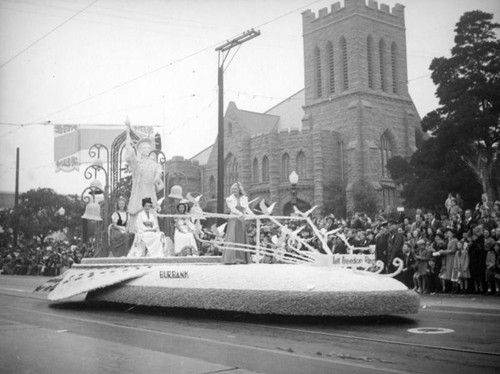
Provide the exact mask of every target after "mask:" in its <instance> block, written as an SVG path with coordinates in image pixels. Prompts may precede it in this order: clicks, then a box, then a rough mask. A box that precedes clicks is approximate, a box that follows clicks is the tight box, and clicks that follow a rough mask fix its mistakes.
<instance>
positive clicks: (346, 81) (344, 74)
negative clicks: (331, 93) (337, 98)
mask: <svg viewBox="0 0 500 374" xmlns="http://www.w3.org/2000/svg"><path fill="white" fill-rule="evenodd" d="M340 48H341V50H342V88H343V90H344V91H345V90H347V89H349V70H348V66H347V41H346V40H345V38H344V37H341V38H340Z"/></svg>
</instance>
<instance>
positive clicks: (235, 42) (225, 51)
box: [215, 29, 260, 213]
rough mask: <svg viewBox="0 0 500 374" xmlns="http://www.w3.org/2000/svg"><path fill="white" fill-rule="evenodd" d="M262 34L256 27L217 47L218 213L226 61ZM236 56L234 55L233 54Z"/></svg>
mask: <svg viewBox="0 0 500 374" xmlns="http://www.w3.org/2000/svg"><path fill="white" fill-rule="evenodd" d="M259 35H260V31H255V30H254V29H252V30H248V31H245V32H244V33H242V34H241V35H240V36H237V37H236V38H234V39H232V40H228V41H227V42H226V43H224V44H222V45H220V46H219V47H217V48H215V50H216V51H217V52H219V62H218V65H219V66H218V76H217V82H218V86H219V132H218V135H217V213H224V62H225V61H226V58H227V56H228V55H229V52H230V51H231V49H232V48H233V47H236V46H241V45H242V44H243V43H245V42H247V41H249V40H250V39H253V38H255V37H257V36H259ZM233 57H234V56H233Z"/></svg>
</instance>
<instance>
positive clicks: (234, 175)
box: [224, 153, 238, 196]
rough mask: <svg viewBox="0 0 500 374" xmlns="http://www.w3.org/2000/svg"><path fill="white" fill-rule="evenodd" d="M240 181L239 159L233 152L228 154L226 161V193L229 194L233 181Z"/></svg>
mask: <svg viewBox="0 0 500 374" xmlns="http://www.w3.org/2000/svg"><path fill="white" fill-rule="evenodd" d="M237 181H238V161H236V158H235V157H234V156H233V154H232V153H230V154H228V155H227V157H226V161H225V162H224V194H225V195H226V196H227V195H228V194H229V192H230V190H231V186H232V185H233V183H235V182H237Z"/></svg>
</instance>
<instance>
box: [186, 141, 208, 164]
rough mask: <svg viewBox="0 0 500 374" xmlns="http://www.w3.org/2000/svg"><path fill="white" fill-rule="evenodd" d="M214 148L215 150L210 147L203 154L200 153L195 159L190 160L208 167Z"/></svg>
mask: <svg viewBox="0 0 500 374" xmlns="http://www.w3.org/2000/svg"><path fill="white" fill-rule="evenodd" d="M212 148H213V145H209V146H208V147H207V148H205V149H204V150H203V151H201V152H198V153H197V154H195V155H194V156H193V157H191V158H190V159H189V160H191V161H198V162H199V163H200V165H206V164H207V163H208V158H209V157H210V152H212Z"/></svg>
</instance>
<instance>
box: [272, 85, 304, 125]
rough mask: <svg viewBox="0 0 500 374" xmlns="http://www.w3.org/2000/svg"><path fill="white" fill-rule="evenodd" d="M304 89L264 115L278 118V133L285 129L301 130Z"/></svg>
mask: <svg viewBox="0 0 500 374" xmlns="http://www.w3.org/2000/svg"><path fill="white" fill-rule="evenodd" d="M304 104H305V89H301V90H300V91H298V92H297V93H295V94H293V95H292V96H290V97H289V98H287V99H285V100H283V101H282V102H281V103H279V104H277V105H275V106H273V107H272V108H271V109H269V110H267V111H266V112H265V114H272V115H276V116H279V117H280V121H279V124H278V131H281V130H285V129H288V130H289V129H301V128H302V117H303V116H304V109H302V106H303V105H304Z"/></svg>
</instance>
